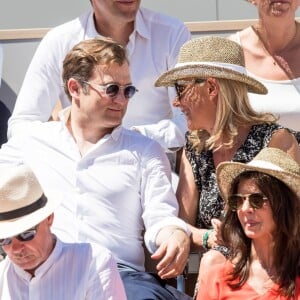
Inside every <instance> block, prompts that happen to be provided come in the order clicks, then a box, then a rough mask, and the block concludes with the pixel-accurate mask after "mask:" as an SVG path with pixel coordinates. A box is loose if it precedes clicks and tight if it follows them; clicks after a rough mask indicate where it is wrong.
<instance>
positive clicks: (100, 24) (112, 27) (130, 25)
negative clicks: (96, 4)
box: [94, 15, 134, 46]
mask: <svg viewBox="0 0 300 300" xmlns="http://www.w3.org/2000/svg"><path fill="white" fill-rule="evenodd" d="M94 22H95V27H96V30H97V32H98V33H99V34H100V35H102V36H105V37H110V38H112V39H113V40H115V41H116V42H118V43H120V44H122V45H124V46H126V45H127V43H128V41H129V37H130V34H131V33H132V32H133V30H134V21H130V22H125V21H124V22H122V21H119V22H118V20H114V21H113V22H112V21H111V20H110V19H109V18H108V19H106V18H102V17H101V18H98V19H96V17H95V15H94Z"/></svg>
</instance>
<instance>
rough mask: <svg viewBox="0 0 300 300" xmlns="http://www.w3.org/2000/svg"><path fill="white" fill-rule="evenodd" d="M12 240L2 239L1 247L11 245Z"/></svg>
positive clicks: (0, 241) (0, 240)
mask: <svg viewBox="0 0 300 300" xmlns="http://www.w3.org/2000/svg"><path fill="white" fill-rule="evenodd" d="M11 241H12V239H11V238H6V239H0V246H6V245H9V244H10V243H11Z"/></svg>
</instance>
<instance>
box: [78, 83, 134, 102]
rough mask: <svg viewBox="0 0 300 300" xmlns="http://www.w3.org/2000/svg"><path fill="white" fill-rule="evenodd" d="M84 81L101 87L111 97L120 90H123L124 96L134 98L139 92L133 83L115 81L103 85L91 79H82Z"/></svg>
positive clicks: (97, 87)
mask: <svg viewBox="0 0 300 300" xmlns="http://www.w3.org/2000/svg"><path fill="white" fill-rule="evenodd" d="M82 82H84V83H86V84H88V85H91V86H94V87H95V88H96V89H100V90H101V91H104V93H105V94H106V95H107V96H108V97H110V98H113V97H116V96H117V95H118V94H119V92H120V90H123V93H124V97H125V98H126V99H129V98H132V97H133V96H134V94H135V93H136V92H138V89H137V88H136V87H135V86H133V85H131V84H129V85H119V84H115V83H109V84H104V85H101V84H97V83H94V82H89V81H82Z"/></svg>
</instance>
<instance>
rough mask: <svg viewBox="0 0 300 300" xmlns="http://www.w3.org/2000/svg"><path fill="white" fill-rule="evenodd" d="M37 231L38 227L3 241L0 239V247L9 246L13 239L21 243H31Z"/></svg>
mask: <svg viewBox="0 0 300 300" xmlns="http://www.w3.org/2000/svg"><path fill="white" fill-rule="evenodd" d="M37 230H38V225H36V226H35V227H33V228H30V229H28V230H26V231H24V232H22V233H20V234H18V235H16V236H13V237H9V238H5V239H0V246H6V245H9V244H10V243H11V242H12V240H13V238H16V239H17V240H19V241H21V242H28V241H31V240H33V239H34V238H35V236H36V233H37Z"/></svg>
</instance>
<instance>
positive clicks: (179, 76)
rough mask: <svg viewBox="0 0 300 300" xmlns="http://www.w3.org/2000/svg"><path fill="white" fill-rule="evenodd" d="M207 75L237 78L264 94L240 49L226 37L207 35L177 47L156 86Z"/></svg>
mask: <svg viewBox="0 0 300 300" xmlns="http://www.w3.org/2000/svg"><path fill="white" fill-rule="evenodd" d="M209 77H214V78H222V79H229V80H234V81H239V82H241V83H244V84H245V85H246V86H247V89H248V91H249V92H251V93H256V94H267V92H268V90H267V88H266V87H265V86H264V85H263V84H262V83H260V82H259V81H257V80H256V79H254V78H252V77H251V76H248V75H247V71H246V69H245V61H244V54H243V49H242V48H241V46H240V45H239V44H237V43H236V42H234V41H231V40H229V39H227V38H222V37H218V36H207V37H201V38H193V39H191V40H190V41H188V42H186V43H185V44H184V45H183V46H182V47H181V49H180V52H179V57H178V62H177V64H176V65H175V67H174V68H173V69H171V70H169V71H167V72H165V73H163V74H162V75H161V76H160V77H159V78H158V79H157V80H156V82H155V86H157V87H159V86H174V84H175V82H176V81H178V80H183V79H195V78H201V79H207V78H209Z"/></svg>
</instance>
